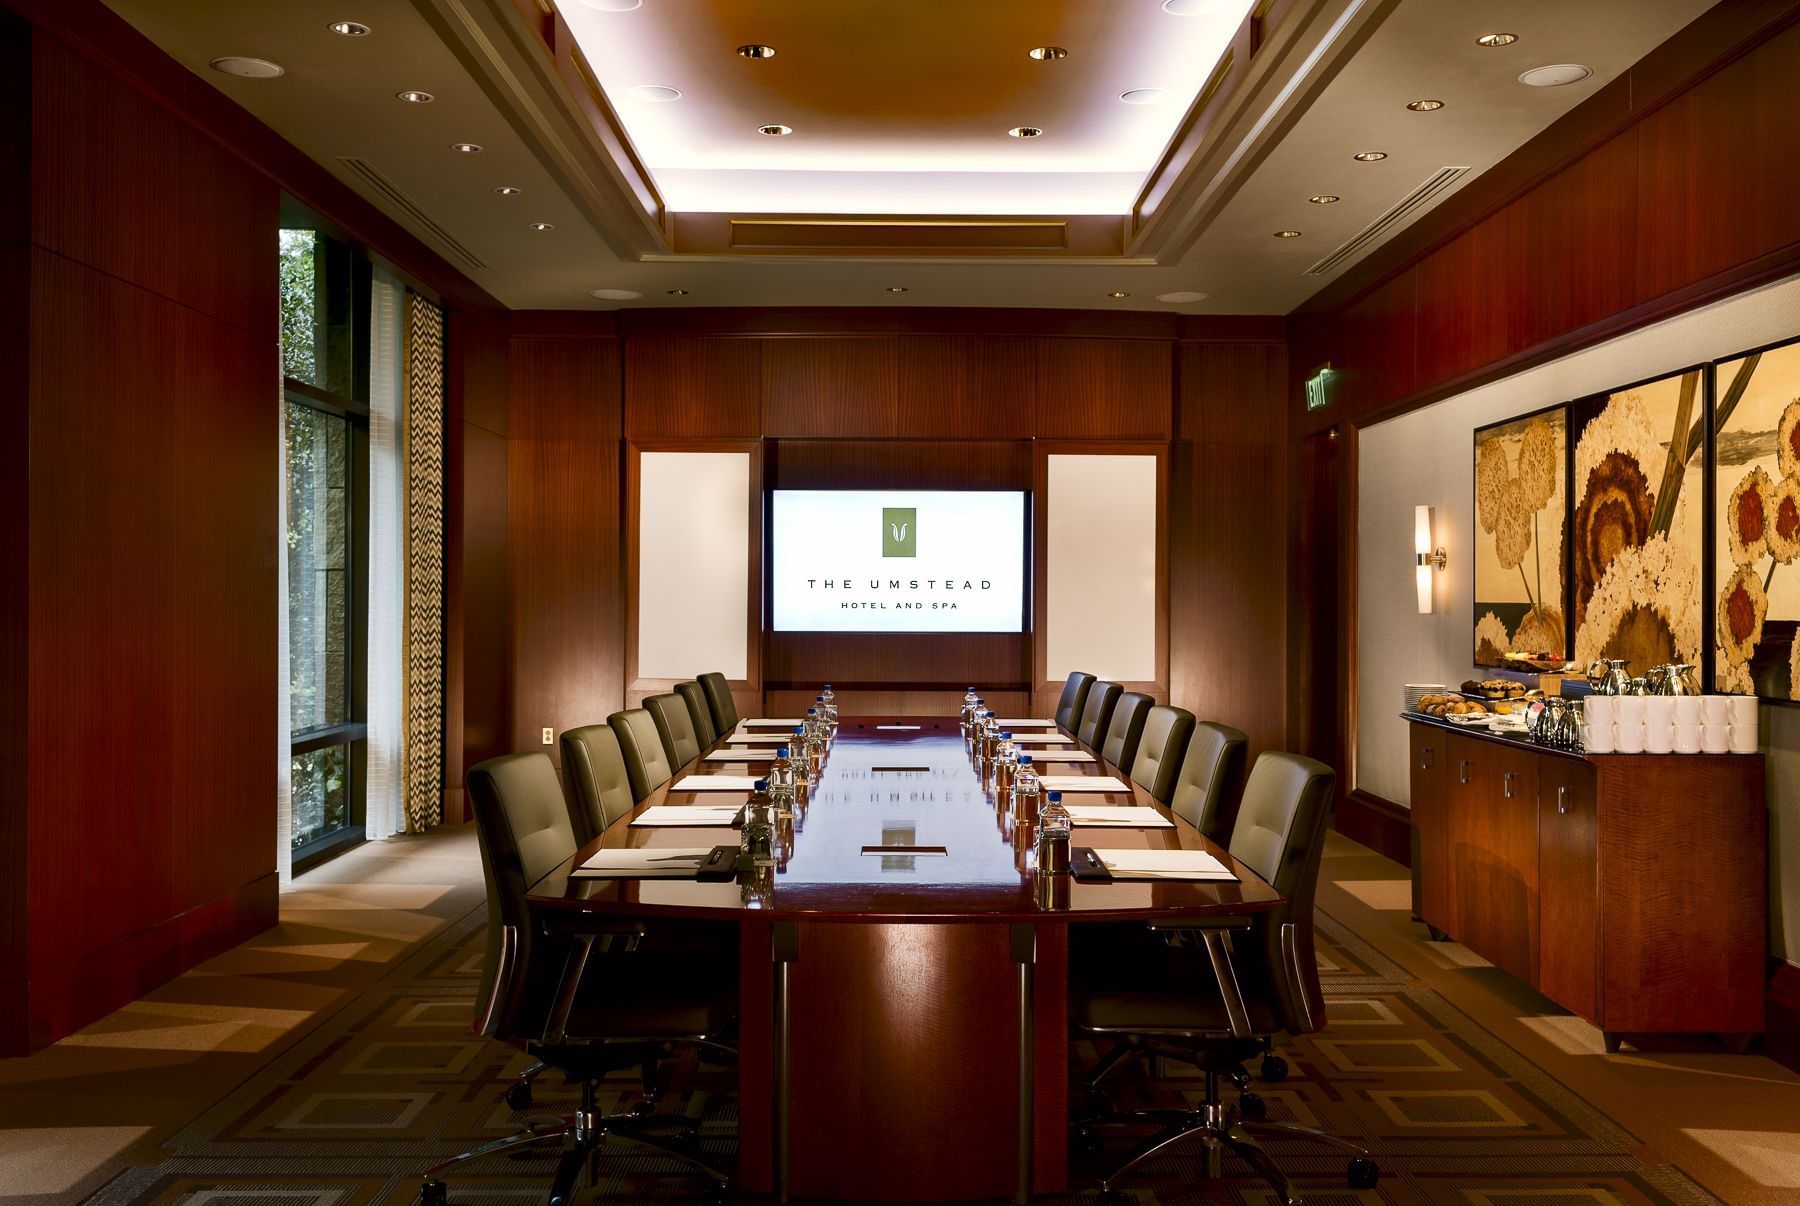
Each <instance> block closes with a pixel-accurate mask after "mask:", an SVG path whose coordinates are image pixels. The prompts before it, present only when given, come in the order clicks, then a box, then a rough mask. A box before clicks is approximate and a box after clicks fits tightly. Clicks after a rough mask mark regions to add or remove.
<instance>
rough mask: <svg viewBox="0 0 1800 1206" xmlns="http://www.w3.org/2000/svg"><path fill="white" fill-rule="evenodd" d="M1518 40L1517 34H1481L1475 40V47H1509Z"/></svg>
mask: <svg viewBox="0 0 1800 1206" xmlns="http://www.w3.org/2000/svg"><path fill="white" fill-rule="evenodd" d="M1518 40H1519V35H1518V34H1509V33H1491V34H1482V35H1481V36H1480V37H1479V38H1476V39H1475V45H1477V46H1511V45H1512V44H1513V43H1514V42H1517V41H1518Z"/></svg>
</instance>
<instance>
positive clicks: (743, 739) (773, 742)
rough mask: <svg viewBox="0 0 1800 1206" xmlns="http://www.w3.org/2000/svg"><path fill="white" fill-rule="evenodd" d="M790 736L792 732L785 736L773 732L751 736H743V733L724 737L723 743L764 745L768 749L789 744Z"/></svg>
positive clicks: (791, 736)
mask: <svg viewBox="0 0 1800 1206" xmlns="http://www.w3.org/2000/svg"><path fill="white" fill-rule="evenodd" d="M792 738H793V734H792V733H789V734H788V735H787V736H786V737H780V736H777V735H776V734H774V733H760V734H757V735H756V736H753V737H751V736H743V735H738V736H734V737H727V738H726V739H725V744H726V745H766V746H768V747H769V748H770V749H774V748H775V747H776V746H778V745H788V744H790V742H791V740H792Z"/></svg>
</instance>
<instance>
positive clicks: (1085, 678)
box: [1056, 670, 1094, 733]
mask: <svg viewBox="0 0 1800 1206" xmlns="http://www.w3.org/2000/svg"><path fill="white" fill-rule="evenodd" d="M1093 682H1094V676H1093V675H1091V674H1088V673H1086V672H1084V671H1081V670H1076V671H1074V672H1073V673H1071V674H1070V675H1069V678H1068V681H1067V682H1065V683H1063V689H1062V698H1060V699H1058V700H1057V701H1056V723H1057V724H1058V725H1061V726H1062V727H1063V728H1065V729H1067V730H1068V731H1069V732H1071V733H1073V732H1074V731H1075V726H1076V725H1077V724H1080V723H1081V710H1082V708H1084V707H1086V706H1087V693H1088V688H1089V687H1090V686H1092V685H1093Z"/></svg>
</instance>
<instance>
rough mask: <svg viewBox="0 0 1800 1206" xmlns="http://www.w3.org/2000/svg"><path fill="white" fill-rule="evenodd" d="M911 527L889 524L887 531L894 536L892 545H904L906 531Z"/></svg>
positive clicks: (909, 525) (902, 524)
mask: <svg viewBox="0 0 1800 1206" xmlns="http://www.w3.org/2000/svg"><path fill="white" fill-rule="evenodd" d="M911 526H912V525H911V524H904V523H890V524H889V525H888V530H889V531H890V532H892V533H893V534H894V543H896V544H904V543H906V529H907V528H909V527H911Z"/></svg>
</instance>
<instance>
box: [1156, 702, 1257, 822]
mask: <svg viewBox="0 0 1800 1206" xmlns="http://www.w3.org/2000/svg"><path fill="white" fill-rule="evenodd" d="M1249 743H1250V739H1249V738H1248V737H1246V736H1244V734H1242V733H1240V732H1239V731H1238V730H1236V729H1234V728H1231V727H1230V726H1229V725H1223V724H1215V723H1213V722H1212V721H1210V720H1202V721H1198V722H1196V723H1195V725H1194V733H1193V736H1191V737H1189V738H1188V744H1187V754H1186V755H1185V756H1184V757H1183V758H1182V759H1181V773H1180V774H1178V775H1177V776H1176V777H1175V794H1174V796H1173V797H1172V798H1171V799H1170V800H1169V811H1170V812H1173V813H1174V814H1175V815H1176V816H1178V817H1180V818H1181V819H1182V820H1184V821H1186V822H1187V823H1188V824H1190V825H1192V826H1193V827H1194V828H1195V829H1198V830H1199V831H1200V832H1201V833H1204V834H1205V835H1206V836H1207V837H1209V838H1212V839H1213V840H1214V841H1219V840H1222V839H1221V836H1220V831H1221V830H1222V829H1223V828H1224V827H1225V825H1226V823H1227V822H1229V821H1230V820H1231V819H1232V817H1233V816H1234V815H1235V813H1234V812H1233V809H1232V806H1233V805H1234V804H1235V803H1236V795H1237V792H1238V790H1239V787H1238V784H1239V780H1240V779H1241V777H1242V776H1243V773H1244V751H1245V749H1246V748H1247V747H1248V746H1249Z"/></svg>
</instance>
